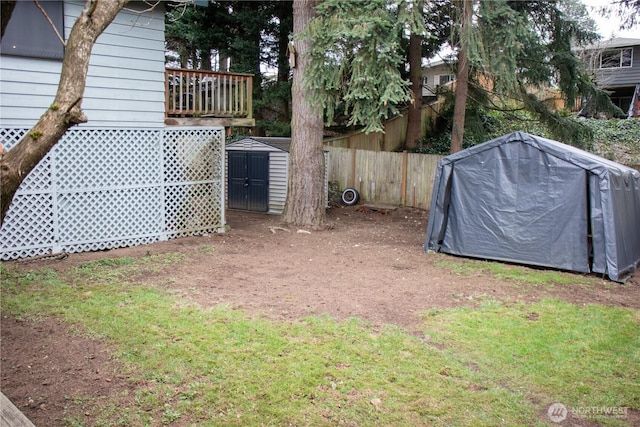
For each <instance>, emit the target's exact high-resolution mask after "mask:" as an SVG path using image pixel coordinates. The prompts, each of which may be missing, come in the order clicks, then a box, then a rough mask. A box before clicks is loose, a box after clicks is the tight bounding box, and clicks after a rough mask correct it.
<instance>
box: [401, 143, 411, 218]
mask: <svg viewBox="0 0 640 427" xmlns="http://www.w3.org/2000/svg"><path fill="white" fill-rule="evenodd" d="M408 157H409V153H408V152H407V150H404V151H403V152H402V184H401V186H400V205H401V206H406V204H407V160H408Z"/></svg>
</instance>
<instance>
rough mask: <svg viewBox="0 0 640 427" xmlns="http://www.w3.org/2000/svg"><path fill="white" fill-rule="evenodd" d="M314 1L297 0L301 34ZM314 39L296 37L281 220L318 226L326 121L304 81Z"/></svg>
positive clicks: (322, 207)
mask: <svg viewBox="0 0 640 427" xmlns="http://www.w3.org/2000/svg"><path fill="white" fill-rule="evenodd" d="M315 4H316V2H315V1H314V0H294V2H293V32H294V34H300V33H301V32H302V30H303V29H304V28H305V27H306V26H307V24H308V23H309V22H310V21H311V19H313V17H314V16H315V11H314V9H313V7H314V5H315ZM311 43H312V41H311V40H309V39H297V40H296V41H295V52H296V66H295V68H294V69H293V87H292V89H291V92H292V103H293V105H292V119H291V151H290V156H289V188H288V191H287V203H286V205H285V208H284V213H283V216H282V221H283V222H285V223H289V224H294V225H298V226H308V227H312V228H316V229H317V228H321V227H322V226H323V225H324V221H325V197H324V154H323V149H322V130H323V122H322V110H321V108H320V107H319V106H318V105H314V104H311V103H310V102H309V90H310V89H309V88H308V87H306V86H305V85H304V82H303V79H304V76H305V68H306V66H307V63H308V58H307V52H308V51H309V49H310V47H311Z"/></svg>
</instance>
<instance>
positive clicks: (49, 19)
mask: <svg viewBox="0 0 640 427" xmlns="http://www.w3.org/2000/svg"><path fill="white" fill-rule="evenodd" d="M33 2H34V3H35V4H36V6H37V7H38V9H40V12H42V14H43V15H44V18H45V19H46V20H47V21H48V22H49V25H51V28H53V32H54V33H56V36H57V37H58V40H60V43H62V46H66V45H67V43H66V42H65V41H64V38H63V37H62V35H60V32H59V31H58V29H57V28H56V24H54V23H53V21H52V20H51V18H49V15H48V14H47V12H46V11H45V10H44V8H43V7H42V6H40V2H39V1H38V0H33Z"/></svg>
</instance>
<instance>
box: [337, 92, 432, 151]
mask: <svg viewBox="0 0 640 427" xmlns="http://www.w3.org/2000/svg"><path fill="white" fill-rule="evenodd" d="M441 106H442V102H441V101H438V102H434V103H431V104H429V105H425V106H423V107H422V128H421V135H422V136H423V137H424V136H426V135H427V133H428V132H430V131H431V129H432V127H433V124H434V122H435V119H436V116H437V115H438V113H439V111H440V108H441ZM406 138H407V114H403V115H401V116H397V117H394V118H392V119H390V120H387V121H385V122H384V133H382V132H372V133H370V134H368V135H367V134H365V133H364V132H363V131H358V132H354V133H352V134H349V135H343V136H339V137H335V138H327V139H325V141H324V144H325V145H326V146H328V147H342V148H357V149H362V150H372V151H396V150H399V149H401V148H402V147H403V146H404V143H405V140H406Z"/></svg>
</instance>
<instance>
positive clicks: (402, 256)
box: [1, 206, 640, 426]
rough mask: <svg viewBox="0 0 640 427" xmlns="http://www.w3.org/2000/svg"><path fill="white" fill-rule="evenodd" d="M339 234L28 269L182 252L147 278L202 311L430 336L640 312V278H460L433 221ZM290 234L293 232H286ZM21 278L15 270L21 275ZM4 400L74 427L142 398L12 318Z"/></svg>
mask: <svg viewBox="0 0 640 427" xmlns="http://www.w3.org/2000/svg"><path fill="white" fill-rule="evenodd" d="M328 218H329V221H330V223H331V224H332V228H330V229H328V230H324V231H311V230H299V229H298V228H295V227H290V226H286V227H284V226H283V225H282V224H280V222H279V221H280V218H279V217H276V216H268V215H261V214H252V213H244V212H228V214H227V221H228V223H229V225H230V226H231V230H230V231H229V232H228V233H225V234H213V235H208V236H199V237H190V238H183V239H176V240H171V241H168V242H162V243H157V244H153V245H147V246H139V247H134V248H126V249H118V250H112V251H107V252H95V253H85V254H75V255H71V256H70V257H69V258H67V259H65V260H63V261H49V262H39V263H34V264H20V265H17V266H16V268H19V269H29V268H40V267H43V266H46V267H49V268H53V269H61V270H63V269H65V268H68V267H70V266H74V265H77V264H79V263H81V262H85V261H89V260H94V259H99V258H104V257H126V256H130V257H142V256H145V255H148V254H160V253H167V252H179V253H183V254H184V255H185V256H186V261H185V262H183V263H180V264H177V265H176V264H174V265H171V266H170V268H168V269H167V270H166V271H162V272H159V273H156V274H153V275H148V276H146V277H142V278H138V279H139V281H141V282H143V283H146V284H150V285H154V286H159V287H162V288H164V289H167V290H168V291H169V292H172V293H174V294H176V295H178V296H180V297H184V298H186V299H188V300H189V301H193V302H195V303H197V304H200V305H202V306H211V305H216V304H227V305H230V306H232V307H234V308H236V309H240V310H244V311H246V312H248V313H250V314H251V315H255V316H264V317H267V318H271V319H277V320H285V321H289V320H292V321H294V320H296V319H299V318H301V317H304V316H310V315H321V314H328V315H330V316H334V317H336V318H339V319H344V318H349V317H359V318H361V319H364V320H365V321H367V322H370V323H371V324H372V325H374V326H380V325H384V324H394V325H397V326H400V327H402V328H405V329H407V330H408V331H409V332H411V333H415V334H420V326H421V314H422V313H424V312H425V311H427V310H429V309H433V308H447V307H455V306H469V305H476V304H480V303H482V302H484V301H487V300H491V299H495V300H501V301H507V302H517V301H522V302H533V301H536V300H539V299H541V298H559V299H562V300H566V301H569V302H573V303H576V304H587V303H599V304H605V305H610V306H621V307H632V308H635V309H638V308H640V286H639V285H640V273H638V272H636V273H635V275H634V276H633V277H632V278H631V279H630V280H629V281H627V283H626V284H624V285H623V284H617V283H613V282H610V281H606V280H595V281H594V280H591V279H593V276H591V277H590V278H589V280H587V278H585V280H584V283H583V284H579V285H542V286H532V285H526V284H521V283H516V282H513V281H509V280H499V279H496V278H495V277H494V276H493V275H492V274H490V273H484V272H479V273H470V274H456V273H454V272H452V271H451V270H450V269H448V268H445V267H443V266H441V263H442V261H444V260H452V259H455V260H458V261H464V259H461V258H452V257H449V256H446V255H441V254H427V253H425V252H424V250H423V243H424V236H425V232H426V226H427V212H425V211H422V210H417V209H408V208H398V209H395V210H390V211H380V210H370V209H365V208H362V207H359V206H355V207H334V208H332V209H330V211H329V215H328ZM285 229H286V231H285ZM11 264H13V263H11ZM12 268H13V266H12ZM1 327H2V329H1V332H2V340H1V346H2V347H1V357H2V359H1V363H2V374H1V379H2V384H1V388H2V391H3V392H4V393H5V394H6V395H7V396H8V397H9V398H10V399H11V400H12V401H13V402H14V403H15V404H16V406H18V407H19V408H20V409H21V410H22V411H23V412H24V413H25V414H26V415H27V416H28V417H29V418H30V419H31V420H33V421H34V422H35V423H36V425H39V426H45V425H47V426H53V425H63V423H62V420H63V418H64V417H65V416H66V415H67V414H78V413H80V414H85V413H86V417H87V424H89V425H91V424H92V423H93V421H91V419H92V414H91V410H90V408H85V407H84V406H83V403H82V402H81V401H77V400H73V399H71V400H70V399H68V396H70V395H74V396H83V395H84V396H87V397H92V398H96V397H98V398H99V397H102V396H114V395H119V396H127V395H129V396H130V395H131V394H132V393H130V392H131V390H133V388H134V386H133V385H131V384H130V383H128V382H127V380H126V378H125V376H123V375H122V372H121V371H120V370H119V369H118V366H117V364H114V363H112V361H111V358H110V354H109V350H108V346H107V344H105V343H101V342H98V341H95V340H91V339H88V338H85V337H82V336H80V335H78V334H74V333H72V332H70V331H69V330H68V326H67V325H65V324H64V323H61V322H59V321H58V320H55V319H45V320H43V321H41V322H33V321H22V320H17V319H12V318H7V317H4V316H3V317H2V324H1Z"/></svg>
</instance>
